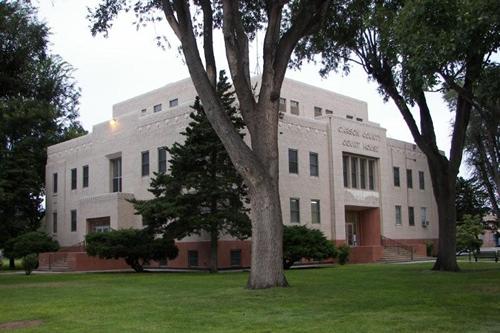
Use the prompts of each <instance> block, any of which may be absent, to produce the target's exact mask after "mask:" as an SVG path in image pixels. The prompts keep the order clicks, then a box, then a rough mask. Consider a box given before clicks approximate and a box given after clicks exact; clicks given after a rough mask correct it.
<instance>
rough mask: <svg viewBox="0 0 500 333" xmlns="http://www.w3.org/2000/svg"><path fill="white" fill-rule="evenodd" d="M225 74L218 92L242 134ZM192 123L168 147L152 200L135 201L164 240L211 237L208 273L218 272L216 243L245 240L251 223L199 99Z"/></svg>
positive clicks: (239, 182)
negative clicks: (166, 165) (166, 166)
mask: <svg viewBox="0 0 500 333" xmlns="http://www.w3.org/2000/svg"><path fill="white" fill-rule="evenodd" d="M230 90H231V84H230V83H228V80H227V77H226V76H225V73H224V71H221V72H220V75H219V81H218V83H217V93H218V94H219V96H220V99H221V101H222V103H223V105H224V107H225V110H226V113H227V115H228V117H229V118H230V119H231V121H232V122H233V124H234V126H235V128H237V129H238V130H239V131H240V133H241V135H242V136H243V133H242V130H243V127H244V124H243V121H242V119H241V117H240V116H239V115H238V112H237V109H236V108H235V107H234V102H235V97H234V93H233V92H231V91H230ZM192 108H193V110H194V111H193V112H192V113H191V114H190V117H191V119H192V121H191V122H190V123H189V125H188V127H187V128H186V130H185V131H184V132H182V133H181V134H182V135H183V136H184V137H185V142H184V143H183V144H180V143H178V142H176V143H174V144H173V145H172V147H170V148H167V151H168V153H169V154H170V160H169V164H170V173H169V174H163V173H155V177H154V178H153V179H152V181H151V188H150V189H149V191H150V192H151V193H153V195H154V199H152V200H146V201H135V202H134V204H135V208H136V210H137V212H138V213H139V214H141V215H142V217H143V221H144V224H145V225H147V228H148V229H149V230H151V231H152V232H155V233H163V234H165V237H174V238H178V239H180V238H183V237H185V236H188V235H191V234H201V233H202V232H207V233H208V234H209V235H210V248H211V251H210V252H211V253H210V271H211V272H216V271H217V266H218V265H217V245H218V240H219V238H220V236H221V235H223V234H229V235H231V236H233V237H237V238H239V239H245V238H248V237H249V236H250V234H251V224H250V219H249V217H248V208H247V207H246V206H245V203H248V200H247V199H246V194H247V189H246V186H245V185H244V183H243V179H242V177H241V176H240V175H239V174H238V173H237V171H236V169H235V168H234V166H233V164H232V162H231V160H230V158H229V155H228V154H227V152H226V150H225V148H224V146H223V145H222V142H221V141H220V139H219V137H218V136H217V134H216V133H215V131H214V130H213V128H212V126H211V125H210V123H209V121H208V119H207V117H206V115H205V112H204V110H203V106H202V105H201V103H200V99H199V98H198V97H196V99H195V102H194V105H193V106H192Z"/></svg>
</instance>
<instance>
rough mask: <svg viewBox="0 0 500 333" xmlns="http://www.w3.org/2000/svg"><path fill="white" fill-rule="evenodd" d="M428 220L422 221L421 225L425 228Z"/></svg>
mask: <svg viewBox="0 0 500 333" xmlns="http://www.w3.org/2000/svg"><path fill="white" fill-rule="evenodd" d="M429 224H430V223H429V221H422V227H424V228H427V227H428V226H429Z"/></svg>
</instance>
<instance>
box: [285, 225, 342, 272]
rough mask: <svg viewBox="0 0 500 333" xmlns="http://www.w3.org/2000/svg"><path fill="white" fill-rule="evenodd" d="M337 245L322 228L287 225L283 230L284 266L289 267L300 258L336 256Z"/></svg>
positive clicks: (310, 258)
mask: <svg viewBox="0 0 500 333" xmlns="http://www.w3.org/2000/svg"><path fill="white" fill-rule="evenodd" d="M335 257H336V251H335V246H334V245H333V244H332V243H331V242H330V241H329V240H327V239H326V237H325V235H323V233H322V232H321V230H317V229H309V228H308V227H306V226H298V225H297V226H285V227H284V231H283V267H284V268H285V269H289V268H290V267H292V265H293V263H294V262H296V261H299V260H300V259H302V258H303V259H307V260H325V259H327V258H335Z"/></svg>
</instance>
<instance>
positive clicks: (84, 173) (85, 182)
mask: <svg viewBox="0 0 500 333" xmlns="http://www.w3.org/2000/svg"><path fill="white" fill-rule="evenodd" d="M82 187H83V188H86V187H89V166H88V165H84V166H83V167H82Z"/></svg>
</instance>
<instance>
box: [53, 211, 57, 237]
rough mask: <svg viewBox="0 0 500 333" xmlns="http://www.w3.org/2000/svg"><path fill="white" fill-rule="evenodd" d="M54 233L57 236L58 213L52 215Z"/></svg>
mask: <svg viewBox="0 0 500 333" xmlns="http://www.w3.org/2000/svg"><path fill="white" fill-rule="evenodd" d="M52 232H53V233H55V234H57V212H53V213H52Z"/></svg>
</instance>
